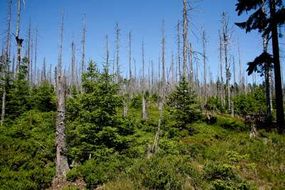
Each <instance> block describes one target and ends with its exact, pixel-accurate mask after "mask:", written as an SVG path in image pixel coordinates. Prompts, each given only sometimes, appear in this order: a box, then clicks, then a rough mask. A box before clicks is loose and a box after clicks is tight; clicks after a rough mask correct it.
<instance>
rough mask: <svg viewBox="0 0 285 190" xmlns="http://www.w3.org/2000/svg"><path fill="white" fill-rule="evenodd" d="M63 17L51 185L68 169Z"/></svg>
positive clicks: (62, 176)
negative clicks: (54, 158) (54, 161)
mask: <svg viewBox="0 0 285 190" xmlns="http://www.w3.org/2000/svg"><path fill="white" fill-rule="evenodd" d="M63 29H64V17H63V16H62V22H61V27H60V45H59V55H58V66H57V68H58V69H57V71H56V94H57V117H56V139H55V140H56V176H55V178H54V181H53V185H57V184H58V183H60V182H62V181H65V178H66V174H67V172H68V171H69V166H68V163H67V156H66V152H67V148H66V142H65V141H66V139H65V93H66V90H65V83H66V81H65V77H64V76H63V72H62V48H63V45H62V44H63Z"/></svg>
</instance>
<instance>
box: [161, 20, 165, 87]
mask: <svg viewBox="0 0 285 190" xmlns="http://www.w3.org/2000/svg"><path fill="white" fill-rule="evenodd" d="M161 32H162V39H161V63H162V81H163V82H165V81H166V77H165V31H164V20H163V21H162V26H161Z"/></svg>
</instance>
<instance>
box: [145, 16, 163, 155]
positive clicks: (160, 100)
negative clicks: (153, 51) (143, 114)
mask: <svg viewBox="0 0 285 190" xmlns="http://www.w3.org/2000/svg"><path fill="white" fill-rule="evenodd" d="M159 65H160V64H159ZM161 66H162V77H161V79H160V81H159V98H158V110H159V119H158V125H157V130H156V133H155V137H154V141H153V144H152V145H150V146H149V148H148V153H147V157H148V158H150V157H151V156H152V155H153V154H156V153H157V151H158V149H159V140H160V133H161V123H162V121H163V108H164V102H165V95H166V93H165V92H166V77H165V30H164V21H163V22H162V39H161ZM159 68H160V66H159ZM159 73H160V71H159Z"/></svg>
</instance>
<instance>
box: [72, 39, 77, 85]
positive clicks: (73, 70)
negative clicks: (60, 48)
mask: <svg viewBox="0 0 285 190" xmlns="http://www.w3.org/2000/svg"><path fill="white" fill-rule="evenodd" d="M75 68H76V60H75V44H74V42H73V41H72V43H71V86H75V84H76V82H75V80H76V73H75V70H76V69H75Z"/></svg>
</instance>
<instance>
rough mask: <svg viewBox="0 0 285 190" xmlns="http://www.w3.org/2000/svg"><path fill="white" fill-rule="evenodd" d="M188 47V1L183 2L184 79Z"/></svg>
mask: <svg viewBox="0 0 285 190" xmlns="http://www.w3.org/2000/svg"><path fill="white" fill-rule="evenodd" d="M187 46H188V12H187V0H183V77H184V78H186V70H187Z"/></svg>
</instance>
